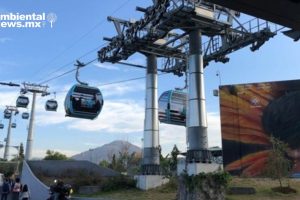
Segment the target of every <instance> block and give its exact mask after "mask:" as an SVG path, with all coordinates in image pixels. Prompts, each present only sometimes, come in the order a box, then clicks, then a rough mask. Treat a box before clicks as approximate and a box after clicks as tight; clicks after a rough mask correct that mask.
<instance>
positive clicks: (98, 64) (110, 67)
mask: <svg viewBox="0 0 300 200" xmlns="http://www.w3.org/2000/svg"><path fill="white" fill-rule="evenodd" d="M94 65H95V66H96V67H99V68H102V69H107V70H120V68H119V67H117V66H116V65H113V64H107V63H105V64H104V63H100V62H97V63H94Z"/></svg>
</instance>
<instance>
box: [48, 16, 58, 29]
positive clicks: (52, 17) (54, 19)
mask: <svg viewBox="0 0 300 200" xmlns="http://www.w3.org/2000/svg"><path fill="white" fill-rule="evenodd" d="M47 20H48V22H50V25H51V28H52V27H53V23H54V22H56V20H57V15H56V14H55V13H49V14H48V15H47Z"/></svg>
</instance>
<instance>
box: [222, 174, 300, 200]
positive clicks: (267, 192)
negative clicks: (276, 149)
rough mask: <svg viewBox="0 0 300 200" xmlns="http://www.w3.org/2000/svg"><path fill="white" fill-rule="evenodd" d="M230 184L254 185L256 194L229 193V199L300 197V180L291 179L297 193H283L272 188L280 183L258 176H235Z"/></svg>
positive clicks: (274, 199)
mask: <svg viewBox="0 0 300 200" xmlns="http://www.w3.org/2000/svg"><path fill="white" fill-rule="evenodd" d="M230 186H245V187H254V188H255V189H256V192H257V193H256V194H254V195H227V196H226V199H227V200H299V199H300V190H299V189H300V181H298V180H294V179H291V180H290V186H291V187H292V188H294V189H296V190H297V193H296V194H281V193H277V192H274V191H272V189H271V188H274V187H278V186H279V183H278V181H275V180H270V179H256V178H234V179H233V180H232V182H231V183H230Z"/></svg>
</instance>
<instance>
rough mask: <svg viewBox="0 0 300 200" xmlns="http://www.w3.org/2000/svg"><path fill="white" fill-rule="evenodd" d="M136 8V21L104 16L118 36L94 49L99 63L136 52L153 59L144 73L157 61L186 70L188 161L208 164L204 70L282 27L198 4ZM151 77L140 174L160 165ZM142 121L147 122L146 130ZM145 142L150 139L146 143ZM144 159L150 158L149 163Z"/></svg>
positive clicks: (184, 0) (170, 0)
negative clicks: (241, 19) (138, 16)
mask: <svg viewBox="0 0 300 200" xmlns="http://www.w3.org/2000/svg"><path fill="white" fill-rule="evenodd" d="M136 10H138V11H141V12H143V13H144V17H143V18H142V19H140V20H138V21H135V22H132V21H128V20H122V19H117V18H114V17H108V20H109V21H112V22H113V23H114V25H115V28H116V31H117V35H116V36H114V37H112V38H104V39H105V40H107V41H109V44H108V45H107V46H106V47H104V48H102V49H100V50H99V51H98V57H99V61H100V62H111V63H118V62H120V61H121V60H126V59H128V58H129V57H130V56H131V55H133V54H134V53H136V52H139V53H141V54H144V55H145V56H146V57H147V59H148V58H149V57H153V56H154V57H155V58H154V57H153V60H152V62H150V63H152V64H149V62H148V65H147V68H148V70H147V71H148V72H149V70H150V69H152V71H153V65H155V67H156V64H153V63H156V58H164V59H165V60H166V62H165V65H163V66H162V68H161V69H158V70H160V71H164V72H168V73H174V74H175V75H179V76H181V75H182V74H183V73H185V72H188V77H189V80H188V86H189V88H188V91H189V93H188V95H189V97H188V103H187V138H188V141H187V144H188V152H187V162H203V161H209V159H210V156H209V153H208V151H207V133H206V129H207V122H206V107H205V96H204V82H205V81H204V74H203V69H204V67H206V66H207V65H208V64H209V62H211V61H215V62H222V63H226V62H228V61H229V58H228V57H227V55H228V54H230V53H232V52H234V51H237V50H239V49H241V48H244V47H246V46H248V45H251V50H252V51H255V50H258V49H259V48H260V47H261V46H262V45H263V44H264V43H265V42H266V41H268V40H269V39H270V38H272V37H273V36H275V35H276V34H277V32H278V31H279V30H280V29H281V27H277V26H276V25H275V24H271V23H269V22H266V21H263V20H259V19H254V20H251V21H249V22H247V23H244V24H242V23H240V22H239V20H238V19H237V18H238V17H239V15H240V13H238V12H236V11H233V10H230V9H227V8H225V7H222V6H219V5H216V4H212V3H208V2H206V1H203V0H160V1H158V0H156V1H153V5H152V6H150V7H148V8H140V7H137V8H136ZM203 39H206V41H202V40H203ZM156 68H157V67H156ZM156 70H157V69H156ZM147 77H148V73H147ZM152 77H153V78H152V79H149V80H148V78H147V84H146V85H147V86H146V90H147V94H146V115H145V130H144V144H150V143H151V144H152V146H151V148H150V149H152V150H151V151H150V150H149V149H148V150H147V149H146V148H144V152H150V153H149V154H147V155H144V157H143V166H142V170H143V173H144V174H157V173H158V170H159V169H158V168H157V167H153V166H157V165H159V163H157V162H156V157H157V151H156V149H157V146H158V145H159V144H157V143H156V142H155V141H156V140H157V136H156V135H157V134H156V132H157V131H158V129H156V124H158V120H157V121H155V120H156V118H155V116H154V115H155V112H151V113H150V114H149V112H147V110H149V109H150V110H155V109H156V108H157V107H156V106H157V105H155V103H152V104H151V105H152V106H150V107H149V106H148V105H147V103H149V102H152V100H153V98H156V99H155V101H156V102H157V96H156V95H157V88H156V90H151V92H149V91H150V90H148V89H149V88H155V86H156V85H155V84H156V82H155V76H152ZM149 83H152V84H149ZM150 94H152V95H154V96H151V95H150ZM149 99H152V100H149ZM147 122H148V123H149V122H151V124H152V125H151V126H150V128H149V126H148V125H147ZM149 130H150V131H149ZM147 134H150V136H149V135H147ZM146 138H150V139H149V141H147V140H148V139H147V140H146ZM147 148H149V147H147ZM149 156H150V157H151V156H152V162H150V163H149V162H148V161H149Z"/></svg>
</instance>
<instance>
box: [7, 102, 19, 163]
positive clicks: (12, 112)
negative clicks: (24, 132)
mask: <svg viewBox="0 0 300 200" xmlns="http://www.w3.org/2000/svg"><path fill="white" fill-rule="evenodd" d="M4 112H10V117H9V122H8V127H7V136H6V143H5V149H4V156H3V158H4V159H5V160H7V159H8V156H9V148H10V138H11V121H12V116H13V115H17V114H18V113H19V111H18V109H17V107H15V106H6V110H5V111H4Z"/></svg>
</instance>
